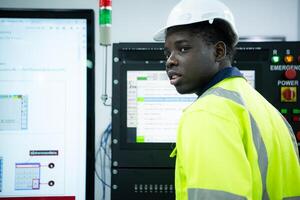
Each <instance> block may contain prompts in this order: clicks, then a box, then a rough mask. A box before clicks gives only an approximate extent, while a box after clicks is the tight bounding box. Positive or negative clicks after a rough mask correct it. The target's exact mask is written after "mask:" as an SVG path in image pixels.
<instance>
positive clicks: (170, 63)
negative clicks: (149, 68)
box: [166, 53, 178, 68]
mask: <svg viewBox="0 0 300 200" xmlns="http://www.w3.org/2000/svg"><path fill="white" fill-rule="evenodd" d="M176 65H178V60H177V59H176V56H175V54H174V53H171V54H170V56H169V57H168V59H167V61H166V68H172V67H174V66H176Z"/></svg>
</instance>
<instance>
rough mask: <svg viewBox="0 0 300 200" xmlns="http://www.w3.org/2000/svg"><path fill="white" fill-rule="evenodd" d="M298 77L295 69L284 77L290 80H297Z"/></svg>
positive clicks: (288, 71) (285, 73) (290, 70)
mask: <svg viewBox="0 0 300 200" xmlns="http://www.w3.org/2000/svg"><path fill="white" fill-rule="evenodd" d="M296 76H297V71H296V70H295V69H292V68H290V69H288V70H286V71H285V72H284V77H285V78H287V79H289V80H293V79H295V78H296Z"/></svg>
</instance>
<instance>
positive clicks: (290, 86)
mask: <svg viewBox="0 0 300 200" xmlns="http://www.w3.org/2000/svg"><path fill="white" fill-rule="evenodd" d="M299 46H300V43H299V42H257V43H253V42H249V43H239V44H238V47H237V53H236V56H235V59H234V61H233V65H234V66H236V67H238V68H239V69H240V70H253V71H254V72H255V88H256V89H257V90H258V91H259V92H260V93H261V94H262V95H263V96H264V97H265V98H266V99H267V100H268V101H269V102H270V103H271V104H273V105H274V106H275V107H276V108H277V110H278V111H279V112H280V113H281V114H282V115H283V116H284V117H285V118H286V119H287V121H288V122H289V123H290V124H291V126H292V128H293V131H294V134H295V136H296V139H297V142H298V147H299V144H300V100H299V98H300V88H299V85H300V83H299V79H300V48H299Z"/></svg>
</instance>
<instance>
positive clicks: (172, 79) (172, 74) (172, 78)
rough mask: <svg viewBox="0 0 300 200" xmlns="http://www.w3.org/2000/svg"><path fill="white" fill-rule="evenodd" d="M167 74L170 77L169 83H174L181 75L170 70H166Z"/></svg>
mask: <svg viewBox="0 0 300 200" xmlns="http://www.w3.org/2000/svg"><path fill="white" fill-rule="evenodd" d="M168 76H169V79H170V84H172V85H176V84H177V83H178V81H179V80H180V79H181V77H182V75H181V74H178V73H176V72H172V71H170V72H168Z"/></svg>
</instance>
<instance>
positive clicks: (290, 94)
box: [281, 87, 297, 102]
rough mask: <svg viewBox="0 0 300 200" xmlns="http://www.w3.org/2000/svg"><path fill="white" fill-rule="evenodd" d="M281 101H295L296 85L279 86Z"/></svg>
mask: <svg viewBox="0 0 300 200" xmlns="http://www.w3.org/2000/svg"><path fill="white" fill-rule="evenodd" d="M281 102H297V87H281Z"/></svg>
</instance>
